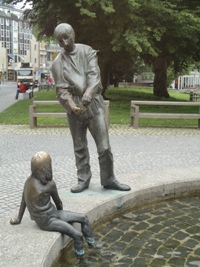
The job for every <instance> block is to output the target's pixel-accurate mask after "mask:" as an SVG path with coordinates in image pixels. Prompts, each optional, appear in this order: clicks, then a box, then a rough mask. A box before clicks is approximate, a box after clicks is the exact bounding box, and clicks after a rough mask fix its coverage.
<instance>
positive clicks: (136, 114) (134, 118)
mask: <svg viewBox="0 0 200 267" xmlns="http://www.w3.org/2000/svg"><path fill="white" fill-rule="evenodd" d="M140 105H152V106H153V105H157V106H198V107H199V113H197V114H192V113H189V114H186V113H144V112H140V111H139V106H140ZM139 118H161V119H163V118H166V119H197V120H198V128H200V102H170V101H169V102H168V101H139V100H137V101H135V100H132V101H131V110H130V126H133V127H135V128H137V127H138V126H139Z"/></svg>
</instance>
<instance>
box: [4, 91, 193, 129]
mask: <svg viewBox="0 0 200 267" xmlns="http://www.w3.org/2000/svg"><path fill="white" fill-rule="evenodd" d="M106 97H107V98H109V99H110V124H129V123H130V101H131V100H160V101H189V94H185V93H180V92H174V91H170V98H168V99H165V98H158V97H155V96H154V95H153V90H152V89H151V88H150V89H143V88H108V89H107V91H106ZM33 100H56V93H55V90H49V91H46V90H42V91H38V92H35V93H34V98H33V99H31V100H19V101H18V102H16V103H15V104H14V105H12V106H11V107H9V108H8V109H6V110H5V111H3V112H1V113H0V124H16V125H17V124H27V125H28V124H29V105H31V104H32V102H33ZM141 110H142V111H143V112H165V113H166V112H170V113H175V112H177V113H181V112H182V113H197V112H198V107H173V106H166V107H160V106H148V105H147V106H145V105H144V106H141ZM37 111H38V112H48V111H49V112H64V109H63V108H62V107H60V106H57V105H55V106H53V105H43V106H40V105H38V107H37ZM66 124H67V120H66V119H65V118H38V126H48V127H52V126H66ZM139 124H140V126H145V127H150V126H158V127H197V120H193V119H192V120H191V119H187V120H186V119H140V120H139Z"/></svg>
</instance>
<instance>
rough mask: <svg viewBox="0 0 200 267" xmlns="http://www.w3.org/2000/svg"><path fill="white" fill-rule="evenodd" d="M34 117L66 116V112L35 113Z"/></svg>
mask: <svg viewBox="0 0 200 267" xmlns="http://www.w3.org/2000/svg"><path fill="white" fill-rule="evenodd" d="M33 117H66V113H59V112H55V113H45V112H43V113H33Z"/></svg>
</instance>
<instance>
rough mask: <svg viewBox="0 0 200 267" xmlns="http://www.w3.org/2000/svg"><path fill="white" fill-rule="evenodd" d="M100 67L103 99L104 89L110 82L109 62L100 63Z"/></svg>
mask: <svg viewBox="0 0 200 267" xmlns="http://www.w3.org/2000/svg"><path fill="white" fill-rule="evenodd" d="M100 69H101V82H102V86H103V91H102V96H103V98H104V99H106V97H105V91H106V89H107V87H108V85H109V83H110V63H109V62H104V63H102V64H101V65H100Z"/></svg>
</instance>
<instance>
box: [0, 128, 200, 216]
mask: <svg viewBox="0 0 200 267" xmlns="http://www.w3.org/2000/svg"><path fill="white" fill-rule="evenodd" d="M109 132H110V142H111V147H112V152H113V155H114V163H115V173H116V176H117V175H121V174H126V173H140V172H141V171H144V170H147V171H151V170H155V169H156V168H158V167H159V168H161V170H162V168H163V170H164V169H166V168H170V167H173V168H176V167H177V168H181V167H184V168H187V166H188V167H191V166H193V167H195V166H197V167H199V162H200V149H199V148H200V130H199V129H192V128H184V129H169V128H138V129H134V128H131V127H129V126H128V125H125V126H120V125H111V127H110V130H109ZM88 142H89V150H90V156H91V166H92V173H93V177H92V180H93V181H95V180H96V181H97V182H98V181H99V167H98V160H97V153H96V147H95V144H94V142H93V139H92V138H91V136H90V135H89V134H88ZM40 150H44V151H47V152H48V153H50V155H51V157H52V159H53V173H54V179H55V181H56V183H57V186H58V188H62V187H71V186H72V185H74V184H75V183H76V182H77V180H76V168H75V164H74V155H73V147H72V140H71V136H70V133H69V129H68V128H65V127H63V128H35V129H29V127H28V126H24V125H22V126H20V125H17V126H9V125H0V151H1V154H0V190H1V195H0V217H3V216H4V215H6V214H7V213H8V212H9V211H11V210H12V209H16V208H17V207H18V206H19V203H20V199H21V193H22V189H23V184H24V181H25V180H26V178H27V177H28V176H29V174H30V160H31V158H32V156H33V155H34V154H35V153H36V152H38V151H40Z"/></svg>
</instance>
